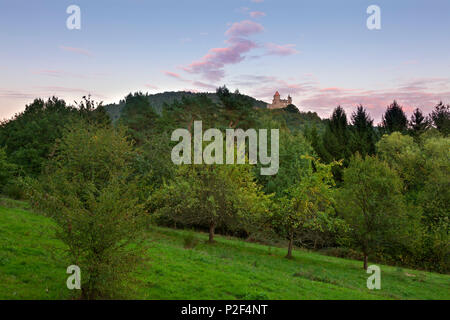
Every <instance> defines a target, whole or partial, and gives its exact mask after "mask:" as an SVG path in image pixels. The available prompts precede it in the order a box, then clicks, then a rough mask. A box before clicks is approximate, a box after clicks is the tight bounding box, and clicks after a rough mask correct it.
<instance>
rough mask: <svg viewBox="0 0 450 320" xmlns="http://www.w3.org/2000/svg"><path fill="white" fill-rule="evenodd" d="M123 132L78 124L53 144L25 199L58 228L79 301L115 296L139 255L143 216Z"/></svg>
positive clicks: (144, 217) (142, 248) (138, 260)
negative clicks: (77, 277) (78, 277)
mask: <svg viewBox="0 0 450 320" xmlns="http://www.w3.org/2000/svg"><path fill="white" fill-rule="evenodd" d="M124 132H125V130H124V129H123V128H118V129H115V128H111V127H100V128H99V127H96V126H93V125H87V124H84V123H80V124H77V125H75V126H74V127H73V128H71V129H69V130H68V131H67V132H66V133H65V134H64V136H63V137H62V139H61V141H60V142H59V143H58V146H57V148H56V152H55V154H54V156H53V158H52V159H51V160H50V163H49V164H48V166H46V169H45V174H44V175H43V176H42V178H41V179H40V181H39V182H31V199H32V203H34V204H35V205H36V206H37V208H38V209H39V210H42V211H43V212H44V213H46V214H47V215H49V216H50V217H52V218H53V219H54V220H55V221H56V224H57V226H58V231H57V237H58V238H59V239H61V240H62V241H63V242H64V243H65V244H66V245H67V248H68V253H69V259H70V263H71V264H74V265H77V266H79V267H80V269H81V273H82V285H81V287H82V290H81V292H82V294H81V298H83V299H106V298H116V297H121V296H122V294H123V289H124V286H126V285H127V281H126V280H127V279H129V278H130V277H131V272H132V271H133V270H134V269H135V268H136V267H137V265H138V263H139V262H140V261H141V260H142V257H143V256H144V250H145V246H142V245H140V242H141V241H142V240H143V239H144V232H143V231H144V228H145V227H146V225H147V217H148V215H147V213H146V212H145V211H144V210H143V207H142V205H141V204H139V203H138V199H137V196H136V194H137V184H136V182H135V180H134V179H133V178H132V171H131V163H132V160H133V158H134V157H135V154H134V151H133V147H132V145H131V144H130V142H129V141H128V139H127V137H126V136H125V133H124Z"/></svg>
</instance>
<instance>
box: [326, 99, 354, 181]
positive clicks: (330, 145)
mask: <svg viewBox="0 0 450 320" xmlns="http://www.w3.org/2000/svg"><path fill="white" fill-rule="evenodd" d="M322 139H323V149H322V150H323V151H324V154H322V155H321V156H322V158H323V160H324V161H325V162H327V163H330V162H332V161H338V160H343V165H344V167H345V166H347V164H348V160H349V159H350V156H351V150H350V130H349V128H348V123H347V115H346V114H345V111H344V109H343V108H342V107H341V106H338V107H336V109H334V111H333V114H332V115H331V118H330V119H329V120H328V122H327V125H326V128H325V132H324V134H323V137H322ZM333 176H334V179H335V180H336V182H338V183H339V182H340V181H341V180H342V168H341V167H340V166H335V167H333Z"/></svg>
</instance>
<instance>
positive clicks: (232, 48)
mask: <svg viewBox="0 0 450 320" xmlns="http://www.w3.org/2000/svg"><path fill="white" fill-rule="evenodd" d="M227 43H228V44H229V46H228V47H225V48H212V49H210V50H209V52H208V53H207V54H206V55H205V56H204V57H203V58H201V59H200V60H198V61H194V62H192V63H191V64H190V65H188V66H187V67H183V70H184V71H186V72H189V73H195V74H201V75H203V76H204V77H205V78H206V79H208V80H210V81H218V80H220V79H221V78H223V77H224V75H225V71H224V70H223V68H224V67H225V65H227V64H236V63H239V62H241V61H243V60H244V59H245V57H244V56H243V54H245V53H247V52H249V51H250V50H251V49H253V48H256V46H257V45H256V44H255V43H254V42H253V41H250V40H247V39H240V38H231V39H229V40H227Z"/></svg>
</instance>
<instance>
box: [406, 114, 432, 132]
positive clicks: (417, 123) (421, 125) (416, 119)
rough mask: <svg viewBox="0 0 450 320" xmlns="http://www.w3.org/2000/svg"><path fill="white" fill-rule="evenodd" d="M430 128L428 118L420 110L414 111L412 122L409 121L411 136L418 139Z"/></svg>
mask: <svg viewBox="0 0 450 320" xmlns="http://www.w3.org/2000/svg"><path fill="white" fill-rule="evenodd" d="M429 126H430V121H429V119H428V117H425V116H424V115H423V113H422V111H421V110H420V109H419V108H417V109H416V110H414V113H413V114H412V116H411V120H410V121H409V129H410V132H411V135H412V136H413V137H416V138H417V137H418V136H419V135H421V134H422V133H423V132H425V131H426V130H427V129H428V127H429Z"/></svg>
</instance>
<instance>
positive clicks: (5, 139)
mask: <svg viewBox="0 0 450 320" xmlns="http://www.w3.org/2000/svg"><path fill="white" fill-rule="evenodd" d="M216 96H217V97H218V100H217V101H213V100H211V99H210V98H209V97H208V96H207V95H195V96H192V97H182V98H181V99H180V100H176V101H174V102H172V103H170V104H165V105H164V107H163V108H161V113H157V112H155V109H154V108H152V106H151V105H150V101H149V99H148V97H147V96H146V95H145V94H142V93H135V94H130V95H128V96H127V97H126V98H125V100H124V106H123V108H122V111H121V116H120V118H119V120H118V121H116V122H115V123H112V122H111V121H110V118H109V117H108V116H107V113H106V111H105V109H104V107H102V105H101V104H96V103H94V102H93V101H92V100H91V99H90V98H84V99H83V101H82V102H81V103H79V104H78V105H77V106H67V105H66V104H65V102H64V101H62V100H59V99H57V98H52V99H49V100H48V101H45V102H44V101H42V100H35V101H34V102H33V103H32V104H30V105H28V106H27V107H26V109H25V111H24V112H22V113H20V114H18V115H16V116H15V117H14V118H12V119H10V120H8V121H5V122H3V123H1V125H0V183H1V185H0V186H1V189H2V190H1V191H2V192H3V193H5V194H7V195H9V196H13V197H24V198H27V199H29V201H30V202H31V203H32V204H33V206H34V207H35V208H36V210H39V211H42V212H43V213H45V214H47V215H49V216H51V217H53V218H54V220H55V221H56V222H57V225H58V233H57V235H58V237H59V238H60V239H61V240H62V241H63V242H64V243H65V244H66V245H67V247H68V249H69V250H68V259H69V260H70V262H71V263H75V264H77V265H79V266H80V267H81V268H82V269H83V270H85V272H84V273H83V276H84V280H83V281H84V282H83V283H85V286H84V287H83V293H82V295H83V297H84V298H89V299H90V298H99V297H103V298H105V297H116V295H117V293H118V292H126V291H124V290H122V289H123V285H124V284H125V283H126V281H124V279H126V278H127V277H130V276H131V275H132V271H133V270H134V269H135V267H136V266H137V265H138V264H139V263H140V262H142V257H143V256H145V255H144V254H143V250H146V249H147V248H146V247H145V246H144V244H145V243H146V242H145V241H144V240H145V234H146V233H145V229H146V228H147V227H148V226H149V225H150V224H154V223H156V224H160V225H165V226H170V227H177V228H196V229H198V230H205V231H207V232H208V233H209V241H210V242H211V243H213V242H214V236H215V234H216V232H220V233H225V234H233V235H236V236H239V237H242V238H245V239H247V240H249V241H261V242H265V243H280V244H283V245H286V248H287V257H288V258H290V257H292V251H293V249H294V247H295V246H301V247H305V248H309V249H315V250H322V251H323V252H326V253H328V254H334V255H337V256H344V257H351V258H357V259H361V260H363V262H364V263H363V266H364V268H366V267H367V264H368V261H369V260H371V261H377V262H384V263H391V264H397V265H406V266H412V267H417V268H424V269H428V270H434V271H439V272H448V271H449V246H448V244H449V238H448V219H449V209H448V208H449V205H448V204H449V199H450V194H449V190H450V188H449V187H450V172H449V171H450V167H449V166H450V162H449V158H450V157H449V156H450V154H449V152H450V148H449V147H450V138H449V137H448V132H449V131H448V130H449V121H450V116H449V112H450V111H449V108H450V107H449V106H448V105H444V104H442V103H440V104H439V105H437V106H436V107H435V108H434V110H433V112H432V114H431V115H429V116H428V117H425V116H424V115H423V114H422V113H421V112H420V110H416V111H415V112H414V115H413V117H412V118H411V120H410V121H408V120H407V118H406V116H405V114H404V113H403V110H402V108H401V107H400V106H399V105H398V104H397V103H396V102H394V103H393V104H392V105H390V106H389V107H388V108H387V110H386V113H385V115H384V117H383V126H381V127H375V126H374V125H373V121H372V119H371V118H370V116H369V115H368V114H367V112H366V110H365V109H364V107H362V106H359V107H357V108H356V110H355V112H354V113H353V114H352V115H351V119H350V121H348V120H347V116H346V114H345V112H344V110H343V109H342V108H340V107H338V108H336V109H335V110H334V112H333V114H332V116H331V118H330V119H328V120H326V121H325V123H324V124H323V123H321V122H320V121H316V120H314V119H315V116H314V114H311V113H308V114H301V113H298V114H297V112H296V111H295V110H294V109H293V108H292V106H290V107H289V108H287V109H286V110H275V111H274V110H267V109H258V108H254V106H253V100H252V99H250V98H249V97H247V96H245V95H242V94H240V93H239V92H234V93H232V92H230V91H229V90H228V89H227V88H226V87H222V88H219V89H218V90H217V92H216ZM294 116H295V117H297V118H298V119H299V122H293V121H292V117H294ZM289 119H291V120H290V121H289ZM306 119H309V120H313V121H309V120H306ZM196 120H201V121H202V122H203V128H205V129H206V128H218V129H227V128H242V129H248V128H254V129H258V128H262V129H272V128H274V129H275V128H276V129H280V149H279V160H280V168H279V171H278V173H277V174H276V175H274V176H261V175H260V174H259V172H260V170H259V169H260V168H259V165H249V164H245V165H237V164H236V165H181V166H176V165H174V164H173V163H172V161H171V157H170V155H171V149H172V147H173V146H174V145H175V144H176V143H174V142H172V141H171V140H170V136H171V133H172V132H173V130H175V129H177V128H187V129H188V130H190V131H191V130H193V123H194V121H196ZM300 120H301V121H300ZM295 123H298V125H297V127H295ZM137 243H139V245H136V244H137ZM118 287H121V288H122V289H121V290H117V288H118Z"/></svg>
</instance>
